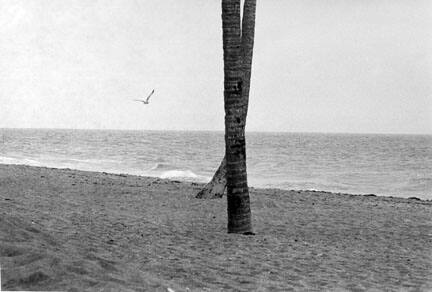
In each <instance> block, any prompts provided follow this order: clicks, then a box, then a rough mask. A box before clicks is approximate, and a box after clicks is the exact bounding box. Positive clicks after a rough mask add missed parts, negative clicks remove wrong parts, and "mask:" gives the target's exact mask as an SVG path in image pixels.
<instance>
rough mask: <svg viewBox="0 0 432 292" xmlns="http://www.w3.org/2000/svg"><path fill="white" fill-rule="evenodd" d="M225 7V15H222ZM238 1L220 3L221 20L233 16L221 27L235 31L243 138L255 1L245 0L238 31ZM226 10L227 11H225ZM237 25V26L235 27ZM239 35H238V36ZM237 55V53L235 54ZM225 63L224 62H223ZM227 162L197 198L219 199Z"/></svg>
mask: <svg viewBox="0 0 432 292" xmlns="http://www.w3.org/2000/svg"><path fill="white" fill-rule="evenodd" d="M224 7H225V12H226V13H225V14H224ZM239 9H240V1H224V0H223V1H222V19H224V17H225V18H226V17H227V15H230V16H231V14H235V17H233V19H232V20H230V21H225V22H224V20H222V21H223V24H222V26H228V27H229V29H233V28H232V26H233V27H234V30H235V31H236V34H237V35H233V38H234V43H235V44H237V45H240V52H239V54H240V55H239V57H240V63H241V67H240V69H241V72H240V74H241V77H242V84H241V98H240V99H241V110H240V113H241V116H240V120H241V121H242V123H243V125H242V127H243V137H244V126H245V125H246V115H247V110H248V104H249V89H250V79H251V69H252V56H253V46H254V37H255V11H256V0H245V2H244V6H243V19H242V24H241V25H242V27H241V29H240V11H239ZM227 10H228V11H227ZM237 24H238V25H237ZM239 33H240V35H238V34H239ZM223 42H224V44H223V46H224V50H225V48H226V47H227V45H228V44H227V39H226V38H224V39H223ZM237 53H238V52H237ZM224 62H225V61H224ZM226 162H227V160H226V155H225V157H224V158H223V159H222V162H221V164H220V165H219V168H218V169H217V171H216V172H215V174H214V176H213V178H212V179H211V181H210V182H209V183H208V184H207V185H206V186H205V187H204V188H203V189H202V190H201V191H200V192H199V193H198V194H197V196H196V197H197V198H221V197H222V196H223V194H224V192H225V189H226V187H227V163H226Z"/></svg>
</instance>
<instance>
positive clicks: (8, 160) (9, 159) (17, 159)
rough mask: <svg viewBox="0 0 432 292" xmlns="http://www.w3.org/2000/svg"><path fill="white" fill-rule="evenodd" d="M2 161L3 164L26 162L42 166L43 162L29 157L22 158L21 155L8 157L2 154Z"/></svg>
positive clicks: (0, 159)
mask: <svg viewBox="0 0 432 292" xmlns="http://www.w3.org/2000/svg"><path fill="white" fill-rule="evenodd" d="M0 163H2V164H25V165H32V166H41V165H42V164H41V163H40V162H39V161H36V160H33V159H29V158H24V157H22V158H20V157H7V156H0Z"/></svg>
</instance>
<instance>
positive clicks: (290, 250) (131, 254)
mask: <svg viewBox="0 0 432 292" xmlns="http://www.w3.org/2000/svg"><path fill="white" fill-rule="evenodd" d="M201 187H202V185H199V184H194V183H182V182H177V181H169V180H163V179H158V178H150V177H139V176H131V175H116V174H107V173H97V172H84V171H78V170H70V169H52V168H38V167H29V166H19V165H0V202H1V203H0V265H1V273H2V274H1V276H2V277H1V279H2V289H3V290H39V291H47V290H69V291H86V290H87V291H100V290H102V291H169V290H168V288H170V289H172V290H173V291H287V290H292V289H293V290H300V291H303V290H305V291H306V290H307V291H322V290H330V291H335V290H336V291H345V290H351V291H363V290H368V291H370V290H372V291H374V290H375V291H381V290H387V291H388V290H402V291H405V290H415V291H431V290H432V202H431V201H422V200H416V199H402V198H392V197H376V196H358V195H349V194H334V193H328V192H312V191H283V190H277V189H253V188H251V203H252V216H253V226H254V231H255V232H256V235H255V236H245V235H235V234H227V232H226V224H227V222H226V221H227V218H226V217H227V214H226V198H223V199H214V200H200V199H195V198H194V195H195V194H196V193H197V192H198V190H199V189H200V188H201Z"/></svg>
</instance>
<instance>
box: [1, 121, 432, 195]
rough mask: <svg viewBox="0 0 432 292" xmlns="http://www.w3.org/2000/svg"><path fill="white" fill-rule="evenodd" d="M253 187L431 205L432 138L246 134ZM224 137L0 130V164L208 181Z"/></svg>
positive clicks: (219, 156)
mask: <svg viewBox="0 0 432 292" xmlns="http://www.w3.org/2000/svg"><path fill="white" fill-rule="evenodd" d="M246 138H247V168H248V182H249V185H250V186H253V187H265V188H269V187H270V188H282V189H299V190H300V189H302V190H305V189H309V190H323V191H333V192H347V193H353V194H376V195H387V196H396V197H412V196H416V197H419V198H423V199H432V136H430V135H375V134H373V135H363V134H361V135H360V134H312V133H247V137H246ZM223 154H224V136H223V133H222V132H180V131H179V132H175V131H113V130H106V131H105V130H51V129H43V130H41V129H37V130H36V129H0V163H3V164H26V165H34V166H47V167H57V168H72V169H80V170H92V171H105V172H113V173H128V174H135V175H144V176H154V177H161V178H170V179H177V180H184V181H195V182H207V181H209V180H210V178H211V176H212V175H213V173H214V171H215V170H216V168H217V167H218V166H219V163H220V161H221V159H222V157H223Z"/></svg>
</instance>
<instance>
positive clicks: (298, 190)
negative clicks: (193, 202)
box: [0, 163, 432, 202]
mask: <svg viewBox="0 0 432 292" xmlns="http://www.w3.org/2000/svg"><path fill="white" fill-rule="evenodd" d="M1 166H22V167H36V168H44V169H52V170H69V171H79V172H87V173H95V174H98V173H99V174H100V173H102V174H109V175H119V176H131V177H142V178H146V179H160V180H167V181H175V182H180V183H185V184H191V183H193V184H195V185H200V186H202V187H204V185H205V184H206V183H205V182H193V181H188V180H181V179H180V178H162V177H159V176H148V175H139V174H133V173H122V172H110V171H101V170H82V169H76V168H69V167H51V166H39V165H29V164H15V163H13V164H7V163H0V167H1ZM249 190H257V191H260V190H261V191H262V190H278V191H281V192H311V193H322V194H336V195H348V196H367V197H373V196H375V197H386V198H401V199H409V200H418V201H425V202H432V199H425V198H422V196H427V195H426V194H419V195H418V196H409V197H408V196H395V195H386V194H374V193H354V192H353V193H350V192H340V191H327V190H318V189H284V188H278V187H268V188H266V187H254V186H249Z"/></svg>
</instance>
